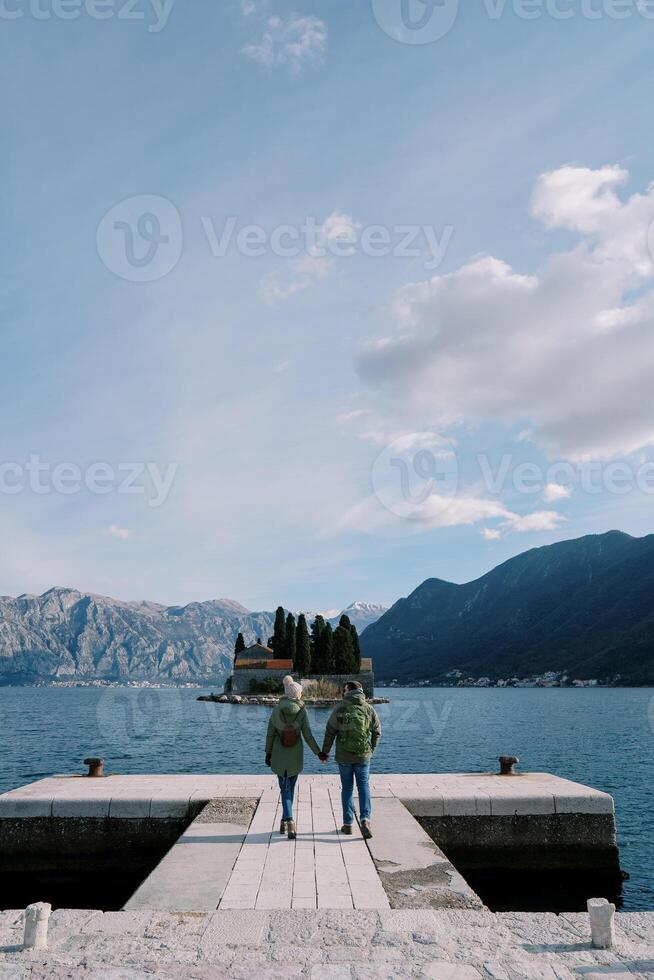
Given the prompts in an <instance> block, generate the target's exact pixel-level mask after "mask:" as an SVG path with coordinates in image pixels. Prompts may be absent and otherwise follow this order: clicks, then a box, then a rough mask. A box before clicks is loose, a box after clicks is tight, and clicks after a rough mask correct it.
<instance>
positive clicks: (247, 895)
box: [218, 780, 389, 910]
mask: <svg viewBox="0 0 654 980" xmlns="http://www.w3.org/2000/svg"><path fill="white" fill-rule="evenodd" d="M340 806H341V803H340V794H339V793H338V792H337V791H336V790H335V789H334V788H330V787H328V786H321V785H320V784H318V783H312V782H310V781H309V780H304V781H300V783H299V786H298V799H297V801H296V823H297V831H298V836H297V840H296V841H289V840H288V838H287V837H282V835H281V834H280V833H279V824H280V821H281V806H280V802H279V793H278V792H277V791H276V790H274V789H268V790H266V791H265V792H264V794H263V796H262V797H261V800H260V802H259V806H258V809H257V812H256V814H255V816H254V819H253V820H252V823H251V824H250V827H249V830H248V833H247V836H246V838H245V842H244V844H243V846H242V848H241V850H240V853H239V856H238V858H237V861H236V864H235V866H234V870H233V871H232V874H231V877H230V878H229V881H228V883H227V887H226V889H225V892H224V894H223V897H222V899H221V901H220V904H219V906H218V907H219V908H220V909H269V910H273V909H279V910H282V909H388V908H389V902H388V898H387V897H386V892H385V891H384V887H383V885H382V883H381V881H380V879H379V875H378V874H377V871H376V869H375V865H374V864H373V861H372V858H371V856H370V852H369V850H368V848H367V846H366V843H365V841H364V840H363V838H362V837H361V833H360V831H359V828H358V826H356V825H355V827H354V833H353V835H352V837H345V836H343V835H342V834H341V833H340V826H341V819H340V817H341V814H340Z"/></svg>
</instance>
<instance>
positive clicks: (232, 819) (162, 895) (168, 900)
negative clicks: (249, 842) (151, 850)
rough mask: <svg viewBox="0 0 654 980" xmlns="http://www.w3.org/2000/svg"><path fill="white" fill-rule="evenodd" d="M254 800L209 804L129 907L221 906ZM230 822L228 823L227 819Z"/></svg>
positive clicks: (171, 909) (205, 908) (188, 909)
mask: <svg viewBox="0 0 654 980" xmlns="http://www.w3.org/2000/svg"><path fill="white" fill-rule="evenodd" d="M255 805H256V803H255V801H252V802H250V803H248V802H247V801H240V802H239V803H237V804H236V805H234V804H232V805H231V810H232V812H231V813H228V814H227V815H226V819H225V820H223V821H219V820H218V819H217V818H218V817H219V816H221V815H222V813H223V812H224V811H225V809H227V810H229V809H230V806H229V805H228V806H227V807H226V806H225V803H224V802H223V801H216V803H210V804H209V805H208V806H207V807H206V808H205V810H204V811H203V812H202V813H201V814H200V815H199V817H197V819H196V820H194V821H193V823H192V824H191V825H190V827H188V829H187V830H186V831H185V833H184V834H183V835H182V836H181V837H180V838H179V840H178V841H177V843H176V844H175V845H174V846H173V847H172V848H171V849H170V851H168V853H167V854H166V856H165V857H164V858H163V860H162V861H161V862H160V863H159V864H158V865H157V867H156V868H155V869H154V871H153V872H152V873H151V874H150V875H149V876H148V877H147V878H146V879H145V881H144V882H143V884H142V885H141V886H140V887H139V888H138V889H137V891H136V892H135V893H134V895H132V897H131V899H130V900H129V902H127V904H126V905H125V910H126V911H130V910H136V909H152V910H155V911H162V912H164V911H166V912H209V911H214V910H215V909H216V908H217V907H218V903H219V902H220V899H221V897H222V895H223V892H224V891H225V888H226V886H227V882H228V881H229V877H230V875H231V873H232V870H233V868H234V865H235V863H236V860H237V858H238V855H239V853H240V851H241V848H242V846H243V842H244V840H245V837H246V833H247V825H248V824H249V822H250V820H251V818H252V813H253V812H254V808H255ZM227 820H229V822H227Z"/></svg>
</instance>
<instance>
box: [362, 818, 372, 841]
mask: <svg viewBox="0 0 654 980" xmlns="http://www.w3.org/2000/svg"><path fill="white" fill-rule="evenodd" d="M361 836H362V837H363V839H364V840H370V838H371V837H372V828H371V827H370V821H369V820H362V821H361Z"/></svg>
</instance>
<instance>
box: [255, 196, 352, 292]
mask: <svg viewBox="0 0 654 980" xmlns="http://www.w3.org/2000/svg"><path fill="white" fill-rule="evenodd" d="M359 228H360V225H358V224H357V223H356V222H355V221H354V219H353V218H352V217H351V215H348V214H340V213H339V212H338V211H334V212H333V213H332V214H330V215H328V216H327V218H325V221H324V222H323V224H322V225H321V226H320V227H319V228H318V229H317V234H316V240H315V242H314V243H312V244H311V245H309V246H308V247H309V251H308V252H307V253H306V254H305V255H302V256H301V257H300V258H298V259H293V260H292V261H289V262H288V265H287V266H286V267H285V269H284V271H279V272H271V273H269V274H268V275H267V276H264V277H263V279H262V280H261V282H260V283H259V297H260V298H261V300H262V301H263V302H264V303H267V304H268V305H269V306H274V305H275V303H283V302H284V301H285V300H287V299H290V298H291V296H295V295H296V294H297V293H301V292H304V291H305V290H306V289H311V288H312V287H314V286H316V285H318V283H319V282H321V281H322V280H323V279H326V278H327V277H328V276H330V275H331V274H332V272H334V270H335V268H336V259H335V258H333V257H332V256H331V255H330V248H333V247H337V249H338V252H339V254H342V255H345V254H350V250H349V249H348V244H349V243H353V242H354V241H355V240H356V234H357V231H358V229H359Z"/></svg>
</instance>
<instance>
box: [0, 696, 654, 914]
mask: <svg viewBox="0 0 654 980" xmlns="http://www.w3.org/2000/svg"><path fill="white" fill-rule="evenodd" d="M201 693H205V692H201V691H192V690H181V691H178V690H140V691H137V690H123V689H119V688H108V689H104V690H94V689H84V688H79V689H77V688H76V689H60V690H56V689H35V688H0V732H1V733H2V734H1V735H0V738H1V739H2V754H1V758H0V792H4V791H5V790H8V789H12V788H13V787H16V786H20V785H22V784H24V783H27V782H31V781H33V780H36V779H39V778H41V777H43V776H48V775H51V774H53V773H57V772H82V771H84V767H83V765H82V760H83V759H85V758H86V757H87V756H89V755H100V756H103V757H104V758H105V760H106V767H107V770H108V771H109V772H112V773H117V772H123V773H146V772H150V773H181V772H213V773H220V772H225V773H233V772H248V773H261V772H265V771H267V770H265V767H264V765H263V741H264V735H265V728H266V723H267V719H268V713H269V712H268V709H265V708H238V707H234V706H231V705H218V704H212V703H207V702H198V701H197V700H196V698H197V696H198V694H201ZM207 693H208V692H207ZM380 693H383V694H388V695H389V696H390V697H391V698H392V703H391V704H390V705H382V706H380V708H379V713H380V716H381V719H382V724H383V726H384V738H383V740H382V743H381V745H380V749H379V752H378V754H377V756H376V758H375V767H376V770H377V771H378V772H477V771H487V772H492V771H494V770H495V769H496V768H497V758H498V756H500V755H518V756H519V757H520V759H521V768H522V769H523V770H532V771H548V772H553V773H556V774H558V775H560V776H566V777H569V778H571V779H575V780H578V781H580V782H583V783H587V784H589V785H591V786H595V787H597V788H598V789H602V790H605V791H606V792H608V793H611V794H612V796H613V797H614V798H615V801H616V806H617V814H618V830H619V843H620V850H621V856H622V866H623V868H624V869H625V870H626V871H628V872H629V874H630V875H631V880H630V881H629V882H627V883H626V884H625V889H624V900H625V903H624V907H625V909H654V794H653V793H652V784H653V783H654V691H652V690H642V689H641V690H539V689H524V690H472V689H462V690H440V689H436V690H424V689H423V690H393V691H388V692H380ZM326 717H327V714H326V712H324V711H312V712H311V720H312V726H313V729H314V733H315V734H316V735H317V736H318V738H320V736H321V735H322V731H323V727H324V724H325V721H326ZM306 758H307V771H310V772H324V771H325V770H324V768H323V767H321V766H320V764H319V763H318V761H317V760H316V759H315V758H314V757H313V755H312V754H311V753H307V756H306Z"/></svg>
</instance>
